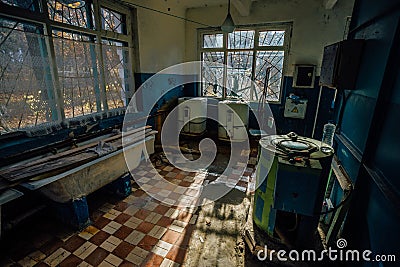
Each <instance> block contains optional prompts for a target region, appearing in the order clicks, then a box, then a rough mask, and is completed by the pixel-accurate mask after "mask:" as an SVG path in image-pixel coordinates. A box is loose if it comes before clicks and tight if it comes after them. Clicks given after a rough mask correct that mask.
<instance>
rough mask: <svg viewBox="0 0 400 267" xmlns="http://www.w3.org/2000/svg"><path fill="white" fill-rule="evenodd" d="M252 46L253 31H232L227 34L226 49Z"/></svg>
mask: <svg viewBox="0 0 400 267" xmlns="http://www.w3.org/2000/svg"><path fill="white" fill-rule="evenodd" d="M253 47H254V31H234V32H232V33H229V34H228V49H246V48H253Z"/></svg>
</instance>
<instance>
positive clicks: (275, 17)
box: [185, 0, 354, 76]
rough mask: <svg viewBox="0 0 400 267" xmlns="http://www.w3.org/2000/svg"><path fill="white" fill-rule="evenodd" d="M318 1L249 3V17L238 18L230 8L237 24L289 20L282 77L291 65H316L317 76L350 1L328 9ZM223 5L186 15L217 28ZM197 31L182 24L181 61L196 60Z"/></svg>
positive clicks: (339, 37)
mask: <svg viewBox="0 0 400 267" xmlns="http://www.w3.org/2000/svg"><path fill="white" fill-rule="evenodd" d="M323 3H324V2H323V1H321V0H302V1H298V0H289V1H279V0H260V1H256V2H253V5H252V7H251V11H250V15H249V16H246V17H242V16H240V15H239V12H238V11H237V10H236V9H235V8H232V9H231V13H232V17H233V19H234V21H235V23H236V24H237V25H249V24H262V23H271V22H286V21H293V32H292V39H291V48H290V53H289V64H288V67H287V68H286V71H285V73H284V75H288V76H292V75H293V64H296V63H302V64H316V65H317V75H319V70H320V64H321V61H322V52H323V48H324V46H325V45H328V44H331V43H334V42H337V41H340V40H342V39H343V33H344V31H345V27H346V18H347V17H348V16H351V12H352V9H353V4H354V0H343V1H338V3H337V4H336V5H335V7H334V8H333V9H331V10H327V9H325V6H324V4H323ZM226 13H227V6H226V5H221V6H213V7H204V8H192V9H188V10H187V12H186V17H187V18H188V19H190V20H193V21H196V22H201V23H204V24H206V25H210V26H212V27H219V26H220V25H221V24H222V22H223V21H224V19H225V17H226ZM197 28H206V27H205V26H201V25H198V24H194V23H191V22H187V23H186V53H185V60H186V61H192V60H198V59H199V56H198V52H197Z"/></svg>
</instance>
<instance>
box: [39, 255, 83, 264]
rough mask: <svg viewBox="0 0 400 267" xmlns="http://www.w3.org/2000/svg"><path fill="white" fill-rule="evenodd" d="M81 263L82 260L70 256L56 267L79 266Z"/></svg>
mask: <svg viewBox="0 0 400 267" xmlns="http://www.w3.org/2000/svg"><path fill="white" fill-rule="evenodd" d="M81 262H83V260H81V259H80V258H78V257H77V256H75V255H74V254H71V255H69V256H68V257H67V258H66V259H65V260H63V261H62V262H61V263H60V264H59V265H58V266H59V267H71V266H78V265H79V264H81ZM35 266H37V265H35Z"/></svg>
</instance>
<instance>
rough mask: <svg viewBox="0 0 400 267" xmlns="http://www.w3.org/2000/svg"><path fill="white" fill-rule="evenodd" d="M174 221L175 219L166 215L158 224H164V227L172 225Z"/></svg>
mask: <svg viewBox="0 0 400 267" xmlns="http://www.w3.org/2000/svg"><path fill="white" fill-rule="evenodd" d="M173 221H174V220H173V219H171V218H169V217H166V216H163V217H161V219H160V220H159V221H158V222H157V225H159V226H162V227H168V226H170V225H171V224H172V222H173Z"/></svg>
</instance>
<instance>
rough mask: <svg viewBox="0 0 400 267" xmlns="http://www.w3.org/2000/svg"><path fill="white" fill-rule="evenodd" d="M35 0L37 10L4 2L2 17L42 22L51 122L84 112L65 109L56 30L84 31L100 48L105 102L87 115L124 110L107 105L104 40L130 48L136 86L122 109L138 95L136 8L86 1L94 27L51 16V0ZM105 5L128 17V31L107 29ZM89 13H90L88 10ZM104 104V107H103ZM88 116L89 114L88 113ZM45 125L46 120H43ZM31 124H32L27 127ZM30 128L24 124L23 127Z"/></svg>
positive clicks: (132, 87)
mask: <svg viewBox="0 0 400 267" xmlns="http://www.w3.org/2000/svg"><path fill="white" fill-rule="evenodd" d="M32 2H33V3H34V4H35V7H39V8H38V9H36V10H27V9H24V8H22V7H18V6H13V5H9V4H7V3H5V2H2V1H0V17H2V18H4V19H9V20H13V21H19V22H21V23H34V24H37V25H40V26H41V27H42V28H43V32H42V33H39V34H41V35H42V36H43V37H44V39H45V43H46V45H45V46H44V48H43V50H44V51H45V52H46V53H47V55H48V59H49V61H50V63H49V65H50V70H49V73H47V74H45V75H49V76H50V77H51V83H52V84H51V87H52V88H51V89H52V91H54V100H55V102H56V104H55V105H54V106H53V107H50V108H51V111H50V116H51V118H52V119H51V120H50V121H49V122H50V123H51V122H61V121H64V120H69V119H74V118H79V117H80V116H81V115H78V116H75V117H71V118H66V116H65V108H64V103H63V102H64V97H63V95H62V92H61V86H60V83H61V79H60V77H58V68H57V63H56V61H55V57H56V54H55V47H54V39H55V38H57V37H55V36H53V30H56V31H65V32H70V33H76V34H82V35H86V36H92V37H93V41H92V43H93V44H94V45H95V46H96V47H98V48H96V49H99V51H98V55H97V60H98V61H99V66H100V67H99V68H98V70H97V71H99V75H100V76H103V79H101V78H100V80H99V82H98V86H100V87H101V90H102V93H101V100H100V102H101V103H98V102H99V101H98V100H96V101H95V103H94V104H95V105H96V106H97V108H96V109H95V110H94V111H93V112H92V113H88V114H87V115H90V114H96V113H102V112H107V111H111V110H115V109H121V108H120V107H117V108H113V109H111V108H109V107H108V105H107V94H106V91H105V87H106V84H105V80H104V71H105V70H103V69H102V67H101V66H104V59H103V58H102V54H103V48H102V41H103V40H106V41H107V40H111V41H116V42H120V43H123V44H126V45H124V46H123V47H124V49H126V50H127V51H128V64H129V70H127V71H129V72H131V73H130V76H129V80H130V81H131V83H132V85H131V86H129V88H131V90H132V91H129V92H128V94H129V95H125V96H126V104H125V106H124V107H122V109H125V108H126V105H127V101H128V100H130V98H131V97H132V95H133V94H134V91H135V80H134V73H135V69H136V68H137V66H139V65H140V64H139V62H138V60H139V57H138V55H137V51H136V47H137V45H138V44H137V40H138V39H137V34H138V32H137V25H136V23H137V21H136V18H137V16H136V9H134V8H132V7H129V6H126V5H123V4H116V3H113V2H111V1H107V0H86V1H85V2H86V5H91V8H90V10H91V12H90V13H86V16H91V17H92V16H93V24H94V25H93V27H92V28H90V27H89V26H87V27H85V26H76V25H73V24H68V23H65V22H60V21H56V20H53V19H51V18H50V16H49V12H50V11H49V7H48V5H47V0H32ZM101 8H106V9H108V10H111V11H114V12H117V13H120V14H122V15H123V16H124V20H125V32H124V33H118V32H113V31H110V30H105V29H103V28H102V26H101V25H102V24H101V20H102V15H101V13H100V12H101ZM85 12H88V10H86V11H85ZM99 22H100V23H99ZM99 107H100V108H99ZM85 115H86V114H85ZM41 124H45V123H41ZM39 125H40V124H37V125H32V126H39ZM27 127H31V126H27ZM23 128H26V127H22V128H21V129H23ZM19 129H20V128H18V129H13V130H15V131H17V130H19Z"/></svg>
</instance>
